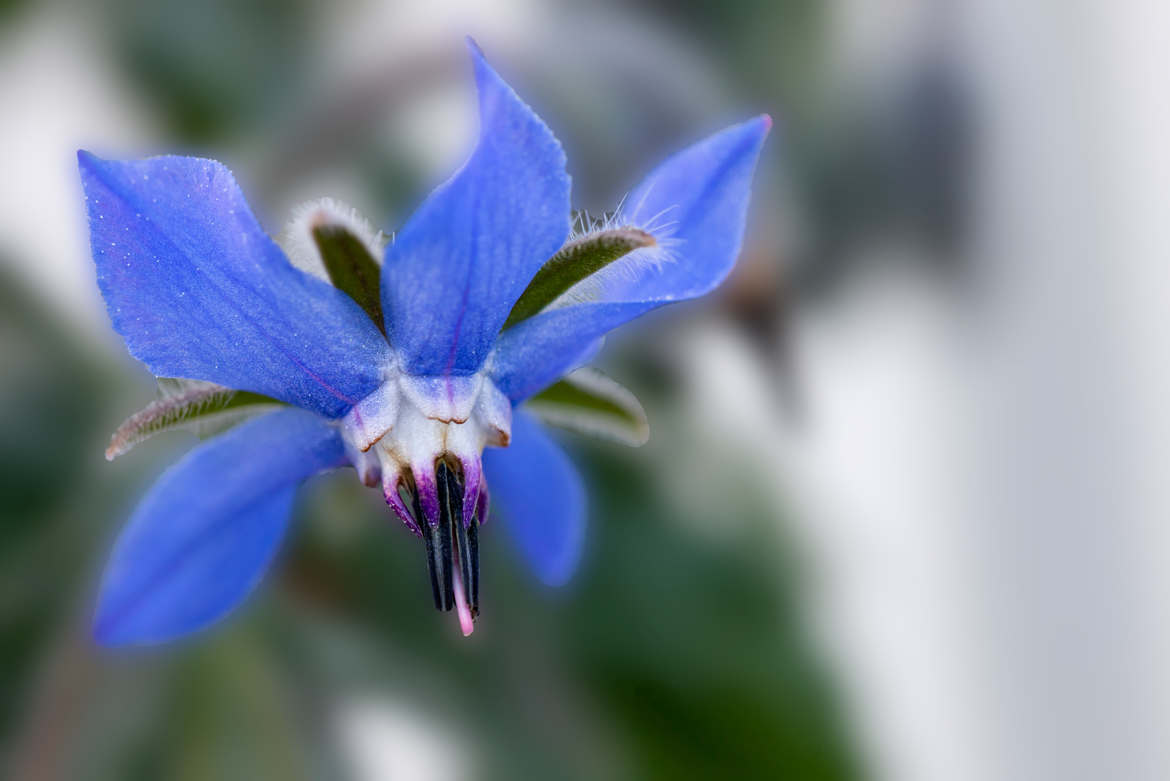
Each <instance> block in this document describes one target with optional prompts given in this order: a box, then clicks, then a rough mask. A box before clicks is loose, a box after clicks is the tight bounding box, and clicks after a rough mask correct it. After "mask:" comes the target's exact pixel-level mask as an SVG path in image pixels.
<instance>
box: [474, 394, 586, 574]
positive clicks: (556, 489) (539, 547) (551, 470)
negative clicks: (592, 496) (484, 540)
mask: <svg viewBox="0 0 1170 781" xmlns="http://www.w3.org/2000/svg"><path fill="white" fill-rule="evenodd" d="M483 466H484V472H485V474H486V476H487V483H488V489H489V490H490V491H491V497H492V508H493V510H492V512H493V515H495V514H496V513H497V512H498V514H499V515H502V516H503V519H504V525H505V526H507V527H508V531H510V532H511V534H512V537H513V539H514V540H515V542H516V545H517V546H518V547H519V548H520V552H521V553H523V554H524V558H525V559H527V560H528V563H529V564H530V565H531V566H532V569H533V570H534V571H535V572H536V575H537V577H539V578H540V579H541V580H542V581H543V582H544V583H546V584H548V585H550V586H559V585H561V584H563V583H565V581H567V580H568V579H569V577H570V576H572V574H573V571H574V570H576V568H577V563H578V561H580V558H581V546H582V542H583V541H584V539H585V486H584V485H583V484H582V482H581V475H580V474H579V473H578V472H577V468H576V467H574V466H573V462H572V461H570V460H569V457H568V456H566V455H565V451H563V450H561V448H560V447H559V446H558V445H557V444H556V443H555V442H554V441H553V440H552V439H551V438H549V435H548V434H547V433H545V431H544V429H543V428H542V427H541V426H540V424H539V423H537V422H536V420H535V419H534V418H532V417H531V416H530V415H528V413H526V412H523V411H521V410H516V411H515V412H514V413H513V418H512V444H510V445H509V446H508V447H506V448H502V449H500V448H488V449H487V450H485V451H484V453H483Z"/></svg>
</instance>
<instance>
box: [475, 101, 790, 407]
mask: <svg viewBox="0 0 1170 781" xmlns="http://www.w3.org/2000/svg"><path fill="white" fill-rule="evenodd" d="M771 126H772V121H771V119H770V118H768V117H767V116H766V115H765V116H760V117H757V118H755V119H753V120H749V121H748V122H744V123H742V124H739V125H735V126H733V127H730V128H727V129H726V130H723V131H722V132H720V133H716V134H715V135H713V136H711V137H709V138H707V139H706V140H704V141H700V142H699V143H698V144H695V145H694V146H691V147H689V148H687V149H685V150H683V151H682V152H680V153H679V154H677V155H674V156H673V157H671V158H670V159H668V160H667V161H666V162H665V163H663V164H662V165H660V166H659V167H658V168H656V169H655V170H654V172H653V173H651V174H650V176H648V177H647V178H646V179H645V180H644V181H643V182H642V184H640V185H639V186H638V187H637V188H635V189H634V190H633V192H631V193H630V196H629V197H628V198H627V199H626V203H627V204H631V206H630V209H629V211H628V212H627V213H628V214H631V215H633V216H632V218H631V219H634V220H637V219H639V218H644V219H652V218H653V217H654V215H658V214H663V213H665V212H667V211H668V210H669V211H670V216H671V218H672V219H676V220H677V221H678V222H677V225H676V226H675V227H674V228H673V236H672V238H671V243H672V249H671V255H672V257H671V258H670V259H667V260H661V261H660V262H655V263H646V262H639V260H640V258H641V256H640V254H639V253H644V252H647V251H648V250H636V251H635V252H633V253H630V255H629V256H627V257H626V258H623V259H621V260H619V261H617V263H618V264H628V265H627V266H626V268H625V270H626V271H628V272H629V273H625V274H620V273H613V274H607V275H606V278H605V279H604V284H602V285H601V289H600V291H599V292H598V295H597V298H596V300H592V301H587V302H585V303H579V304H571V305H568V306H564V307H562V308H559V309H550V310H548V311H546V312H543V313H541V314H539V315H536V316H535V317H533V318H531V319H529V320H526V321H524V322H522V323H520V324H519V325H517V326H515V327H514V328H509V329H508V330H507V331H505V332H504V333H503V334H501V336H500V339H499V342H498V344H497V346H496V350H495V353H494V359H493V361H492V378H493V379H494V381H495V382H496V385H497V386H498V387H499V388H500V390H502V391H503V392H504V393H506V394H507V395H508V397H509V398H510V399H512V401H513V402H519V401H522V400H523V399H525V398H527V397H528V396H530V395H532V394H533V393H536V392H537V391H539V390H541V389H542V388H544V387H547V386H548V385H549V384H551V383H552V382H555V381H556V379H557V378H558V377H560V376H561V375H563V374H564V373H565V372H567V371H569V370H570V369H572V368H573V366H574V364H575V363H576V362H577V361H579V360H580V358H581V356H582V355H584V354H586V353H587V351H588V350H589V349H590V346H591V345H592V344H593V343H594V342H595V340H596V339H597V338H598V337H600V336H602V335H603V334H605V333H606V332H607V331H609V330H610V329H613V328H616V327H617V326H619V325H621V324H623V323H625V322H627V321H629V320H631V319H633V318H635V317H638V316H639V315H642V314H644V313H646V312H648V311H650V310H651V309H655V308H657V307H660V306H662V305H664V304H669V303H671V302H674V301H683V300H686V299H690V298H695V297H697V296H701V295H704V294H706V293H708V292H710V291H711V290H712V289H714V288H715V287H716V286H717V285H718V284H719V283H720V282H722V281H723V279H724V277H726V276H727V274H728V273H729V272H730V271H731V269H732V267H733V266H734V265H735V260H736V257H737V256H738V255H739V249H740V244H741V242H742V239H743V231H744V223H745V222H746V218H747V208H748V201H749V197H750V194H751V181H752V174H753V172H754V171H755V166H756V160H757V158H758V157H759V153H760V149H761V147H762V146H763V143H764V138H765V136H767V134H768V129H769V128H770V127H771ZM616 265H617V264H615V266H616ZM603 273H605V272H603Z"/></svg>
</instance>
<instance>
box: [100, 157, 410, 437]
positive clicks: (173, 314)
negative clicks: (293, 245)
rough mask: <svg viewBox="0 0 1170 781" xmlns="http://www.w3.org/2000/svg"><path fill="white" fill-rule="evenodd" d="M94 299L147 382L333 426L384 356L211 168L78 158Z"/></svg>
mask: <svg viewBox="0 0 1170 781" xmlns="http://www.w3.org/2000/svg"><path fill="white" fill-rule="evenodd" d="M78 165H79V168H80V171H81V181H82V185H83V187H84V189H85V195H86V201H87V210H88V214H89V229H90V242H91V247H92V250H93V258H94V263H95V264H96V266H97V272H98V285H99V287H100V288H101V291H102V295H103V296H104V297H105V300H106V306H107V309H108V310H109V314H110V318H111V320H112V321H113V324H114V328H115V330H117V331H118V333H120V334H121V335H122V337H123V338H124V339H125V340H126V345H127V347H128V348H129V349H130V352H131V354H132V355H134V356H135V357H136V358H138V359H139V360H141V361H142V362H143V363H145V364H146V365H147V367H148V368H149V369H150V370H151V372H152V373H154V374H156V375H160V376H165V377H186V378H189V379H198V380H208V381H211V382H216V383H219V384H221V385H226V386H228V387H231V388H237V389H240V390H249V391H254V392H256V393H263V394H265V395H268V396H273V397H275V398H278V399H281V400H283V401H287V402H289V403H291V404H296V405H298V406H302V407H305V408H307V409H311V410H314V411H316V412H320V413H321V414H324V415H327V416H329V417H336V416H337V415H340V414H342V413H343V412H344V411H345V410H346V409H347V408H349V407H350V406H352V405H353V404H354V403H355V402H356V401H357V400H359V399H361V398H363V397H364V396H365V395H366V394H367V393H369V392H371V391H373V390H374V389H375V388H377V387H378V385H379V383H380V382H381V377H380V371H381V367H382V366H383V365H385V364H386V362H387V361H389V360H390V357H391V354H390V348H389V346H388V345H387V344H386V341H385V339H384V338H382V335H381V333H380V332H379V331H378V329H377V327H376V326H375V325H374V324H373V323H371V322H370V320H369V317H368V316H367V315H366V314H365V313H364V312H363V311H362V309H361V307H359V306H358V305H357V304H356V303H354V301H353V300H352V299H351V298H350V297H349V296H347V295H345V294H344V293H343V292H341V291H339V290H337V289H335V288H334V287H333V286H331V285H329V284H327V283H325V282H323V281H321V280H320V279H317V278H315V277H313V276H311V275H308V274H305V273H304V272H302V271H299V270H297V269H295V268H293V266H292V265H291V264H290V263H289V262H288V260H287V259H286V258H285V257H284V254H283V253H282V252H281V251H280V249H279V248H278V247H277V246H276V244H275V243H274V242H273V241H272V240H271V239H270V238H269V237H268V236H267V235H265V233H264V231H263V230H262V229H261V228H260V225H259V224H258V223H257V222H256V218H255V217H254V216H253V215H252V212H251V209H250V208H249V207H248V204H247V202H246V201H245V200H244V196H243V194H242V193H241V192H240V189H239V187H238V186H237V185H236V183H235V180H234V179H233V178H232V175H231V173H230V172H229V171H228V170H227V169H226V168H225V167H224V166H222V165H221V164H219V163H217V162H215V161H213V160H201V159H197V158H191V157H156V158H151V159H149V160H140V161H132V162H120V161H114V160H101V159H99V158H97V157H94V156H93V155H91V154H89V153H88V152H79V153H78Z"/></svg>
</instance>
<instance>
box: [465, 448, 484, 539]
mask: <svg viewBox="0 0 1170 781" xmlns="http://www.w3.org/2000/svg"><path fill="white" fill-rule="evenodd" d="M462 461H463V525H464V526H470V525H471V519H472V518H474V517H475V510H476V504H477V502H478V501H479V487H480V485H481V484H482V483H483V465H482V464H481V463H480V459H479V455H478V454H476V455H475V456H472V457H464V458H462Z"/></svg>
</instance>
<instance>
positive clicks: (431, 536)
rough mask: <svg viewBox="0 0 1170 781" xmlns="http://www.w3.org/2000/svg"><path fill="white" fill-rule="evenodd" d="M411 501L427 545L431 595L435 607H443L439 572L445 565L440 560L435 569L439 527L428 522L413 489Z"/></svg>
mask: <svg viewBox="0 0 1170 781" xmlns="http://www.w3.org/2000/svg"><path fill="white" fill-rule="evenodd" d="M410 498H411V503H412V505H413V506H414V518H415V522H416V523H417V524H418V527H419V528H420V529H422V538H423V542H424V543H425V544H426V546H427V574H428V575H430V576H431V595H432V596H433V597H434V598H435V609H436V610H442V609H443V596H442V592H440V591H439V573H440V572H442V569H443V565H442V563H441V561H440V563H439V564H438V570H436V569H435V562H436V558H435V555H436V553H438V550H437V548H438V546H437V545H436V544H435V543H436V542H437V541H438V540H437V538H438V531H439V530H438V529H436V528H435V527H433V526H431V525H430V524H429V523H427V519H426V517H425V516H423V512H422V506H421V505H420V504H419V501H418V493H417V492H416V491H411V494H410Z"/></svg>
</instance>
